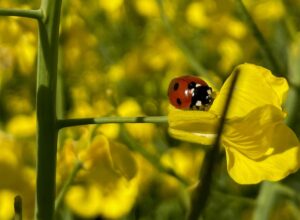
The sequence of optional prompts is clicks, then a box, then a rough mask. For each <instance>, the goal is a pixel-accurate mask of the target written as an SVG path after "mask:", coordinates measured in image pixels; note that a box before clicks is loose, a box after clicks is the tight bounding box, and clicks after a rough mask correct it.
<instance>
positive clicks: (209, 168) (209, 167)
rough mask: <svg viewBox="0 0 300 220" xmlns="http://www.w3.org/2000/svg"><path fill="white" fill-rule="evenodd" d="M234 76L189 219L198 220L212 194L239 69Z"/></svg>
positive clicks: (195, 192) (201, 174) (206, 155)
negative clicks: (215, 171) (214, 175)
mask: <svg viewBox="0 0 300 220" xmlns="http://www.w3.org/2000/svg"><path fill="white" fill-rule="evenodd" d="M233 74H234V77H233V80H232V83H231V85H230V89H229V93H228V97H227V99H226V103H225V106H224V110H223V112H222V117H221V119H220V124H219V128H218V131H217V137H216V139H215V141H214V144H213V147H212V148H211V150H209V151H208V152H207V153H206V154H205V158H204V162H203V164H202V167H201V173H200V181H199V184H198V185H197V187H196V189H195V191H194V194H193V195H192V201H191V210H190V212H189V214H188V216H187V219H188V220H197V219H198V218H199V216H200V215H201V214H203V211H204V208H205V207H206V203H207V200H208V198H209V195H210V188H211V185H212V179H213V174H214V170H215V167H216V164H217V159H218V155H219V149H220V141H221V135H222V132H223V129H224V125H225V119H226V115H227V112H228V109H229V107H230V101H231V97H232V94H233V91H234V87H235V84H236V82H237V79H238V75H239V69H236V71H235V72H234V73H233Z"/></svg>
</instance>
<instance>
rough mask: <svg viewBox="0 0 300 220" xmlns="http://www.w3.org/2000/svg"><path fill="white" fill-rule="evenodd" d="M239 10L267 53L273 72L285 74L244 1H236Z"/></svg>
mask: <svg viewBox="0 0 300 220" xmlns="http://www.w3.org/2000/svg"><path fill="white" fill-rule="evenodd" d="M236 2H237V5H238V8H239V9H240V11H241V13H242V14H243V15H244V20H245V22H246V24H247V25H248V26H249V28H250V30H251V31H252V32H253V35H254V37H255V38H256V40H257V41H258V43H259V45H260V48H262V50H263V51H264V52H265V54H266V57H267V59H268V60H269V62H270V64H271V66H272V69H273V71H275V72H276V73H279V74H283V69H282V68H281V65H280V64H279V62H278V60H277V59H276V57H275V55H274V52H273V51H272V49H271V47H270V45H269V44H268V42H267V41H266V39H265V38H264V36H263V34H262V33H261V31H260V30H259V29H258V27H257V25H256V23H255V22H254V20H253V18H252V17H251V15H250V13H249V12H248V10H247V8H246V7H245V5H244V3H243V1H242V0H236Z"/></svg>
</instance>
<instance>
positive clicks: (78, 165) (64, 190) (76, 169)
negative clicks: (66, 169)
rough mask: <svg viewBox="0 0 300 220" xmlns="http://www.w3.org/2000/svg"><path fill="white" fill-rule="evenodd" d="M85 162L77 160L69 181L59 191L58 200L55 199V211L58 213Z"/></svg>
mask: <svg viewBox="0 0 300 220" xmlns="http://www.w3.org/2000/svg"><path fill="white" fill-rule="evenodd" d="M82 167H83V164H82V162H81V161H77V162H76V163H75V165H74V167H73V170H72V172H71V174H70V176H69V177H68V179H67V181H66V182H65V184H64V186H63V187H62V189H61V191H60V192H59V194H58V196H57V198H56V200H55V212H56V213H57V211H58V208H59V206H60V204H61V202H62V200H63V198H64V197H65V195H66V193H67V192H68V190H69V187H70V186H71V185H72V183H73V181H74V179H75V177H76V175H77V173H78V172H79V171H80V170H81V169H82Z"/></svg>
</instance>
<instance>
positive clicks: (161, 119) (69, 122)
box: [57, 116, 168, 129]
mask: <svg viewBox="0 0 300 220" xmlns="http://www.w3.org/2000/svg"><path fill="white" fill-rule="evenodd" d="M167 122H168V117H167V116H141V117H117V116H116V117H102V118H82V119H60V120H58V121H57V126H58V129H61V128H65V127H70V126H78V125H88V124H108V123H167Z"/></svg>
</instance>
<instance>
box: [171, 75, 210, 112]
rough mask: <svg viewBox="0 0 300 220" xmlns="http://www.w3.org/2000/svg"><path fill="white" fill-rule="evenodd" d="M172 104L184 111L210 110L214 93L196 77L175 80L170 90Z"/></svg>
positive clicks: (182, 77)
mask: <svg viewBox="0 0 300 220" xmlns="http://www.w3.org/2000/svg"><path fill="white" fill-rule="evenodd" d="M168 96H169V100H170V103H171V104H172V105H173V106H174V107H176V108H179V109H183V110H208V108H209V107H210V106H211V104H212V102H213V92H212V89H211V87H209V86H208V85H207V83H206V82H205V81H204V80H202V79H200V78H198V77H195V76H188V75H187V76H181V77H177V78H174V79H173V80H172V81H171V82H170V84H169V89H168Z"/></svg>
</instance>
